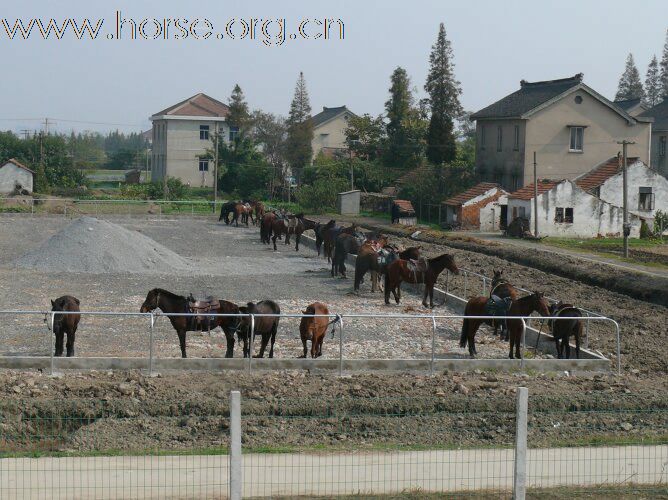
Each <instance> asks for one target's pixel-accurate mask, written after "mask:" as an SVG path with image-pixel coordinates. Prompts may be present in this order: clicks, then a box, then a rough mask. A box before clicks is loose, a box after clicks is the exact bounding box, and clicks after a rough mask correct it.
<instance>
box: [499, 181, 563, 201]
mask: <svg viewBox="0 0 668 500" xmlns="http://www.w3.org/2000/svg"><path fill="white" fill-rule="evenodd" d="M560 182H561V181H554V180H550V179H540V180H539V181H538V195H541V194H543V193H545V192H546V191H549V190H550V189H552V188H553V187H554V186H556V185H557V184H559V183H560ZM533 187H534V186H533V183H531V184H527V185H526V186H524V187H523V188H521V189H518V190H517V191H515V192H514V193H510V194H509V195H508V198H512V199H514V200H533Z"/></svg>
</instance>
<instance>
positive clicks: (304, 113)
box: [285, 72, 313, 178]
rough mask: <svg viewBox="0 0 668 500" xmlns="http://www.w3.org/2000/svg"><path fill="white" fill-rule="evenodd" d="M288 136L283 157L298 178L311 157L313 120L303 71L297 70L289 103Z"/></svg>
mask: <svg viewBox="0 0 668 500" xmlns="http://www.w3.org/2000/svg"><path fill="white" fill-rule="evenodd" d="M286 123H287V125H288V137H287V141H286V151H285V157H286V159H287V161H288V163H289V164H290V167H291V168H292V172H293V175H296V176H297V177H298V178H299V176H300V174H301V171H302V169H303V168H304V167H305V166H306V165H308V164H310V163H311V158H312V157H313V147H312V146H311V142H312V141H313V122H312V121H311V104H310V102H309V98H308V91H307V90H306V81H305V80H304V73H302V72H299V78H298V79H297V85H296V86H295V95H294V97H293V99H292V104H291V105H290V113H289V115H288V119H287V122H286Z"/></svg>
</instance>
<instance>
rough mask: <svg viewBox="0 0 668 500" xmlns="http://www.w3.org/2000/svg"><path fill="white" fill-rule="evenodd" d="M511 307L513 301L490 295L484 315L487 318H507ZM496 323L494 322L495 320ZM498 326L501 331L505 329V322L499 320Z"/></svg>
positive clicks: (508, 298)
mask: <svg viewBox="0 0 668 500" xmlns="http://www.w3.org/2000/svg"><path fill="white" fill-rule="evenodd" d="M512 305H513V299H511V298H510V297H505V298H501V297H499V296H498V295H494V294H492V296H491V297H490V298H489V300H488V301H487V304H486V305H485V314H486V315H487V316H508V313H509V312H510V306H512ZM495 321H496V320H495ZM499 324H500V325H501V328H502V329H503V330H506V329H507V325H506V320H505V319H501V320H499Z"/></svg>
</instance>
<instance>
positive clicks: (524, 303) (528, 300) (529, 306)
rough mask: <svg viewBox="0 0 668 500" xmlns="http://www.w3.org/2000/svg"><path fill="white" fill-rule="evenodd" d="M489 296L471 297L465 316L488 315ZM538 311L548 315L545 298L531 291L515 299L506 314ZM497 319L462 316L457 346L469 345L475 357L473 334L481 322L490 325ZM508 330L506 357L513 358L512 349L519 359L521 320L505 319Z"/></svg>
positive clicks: (518, 314) (525, 313) (528, 313)
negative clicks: (507, 352)
mask: <svg viewBox="0 0 668 500" xmlns="http://www.w3.org/2000/svg"><path fill="white" fill-rule="evenodd" d="M488 302H489V297H472V298H471V299H469V301H468V302H467V303H466V308H465V309H464V315H465V316H489V315H490V314H489V311H488V307H487V304H488ZM534 311H535V312H538V314H540V315H541V316H549V315H550V310H549V306H548V303H547V299H546V298H545V297H544V296H543V294H542V293H540V292H533V293H532V294H531V295H527V296H526V297H522V298H520V299H517V300H516V301H514V302H513V303H512V305H511V306H510V310H509V311H508V314H507V316H529V315H531V313H532V312H534ZM495 321H497V320H492V319H478V318H464V321H463V322H462V334H461V337H460V339H459V346H460V347H466V345H467V344H468V346H469V355H470V356H471V357H472V358H475V357H476V354H477V352H476V349H475V334H476V332H477V331H478V328H480V325H482V324H483V323H485V324H487V325H492V324H493V323H494V322H495ZM506 323H507V325H508V331H509V332H510V335H509V337H510V352H509V354H508V357H509V358H510V359H513V349H514V350H515V357H516V358H518V359H520V358H521V354H520V346H521V344H522V321H521V320H518V319H509V320H507V321H506Z"/></svg>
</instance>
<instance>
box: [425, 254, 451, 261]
mask: <svg viewBox="0 0 668 500" xmlns="http://www.w3.org/2000/svg"><path fill="white" fill-rule="evenodd" d="M446 257H450V258H452V255H450V254H449V253H444V254H441V255H439V256H438V257H433V258H431V259H428V260H429V262H438V261H440V260H442V259H445V258H446Z"/></svg>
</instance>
